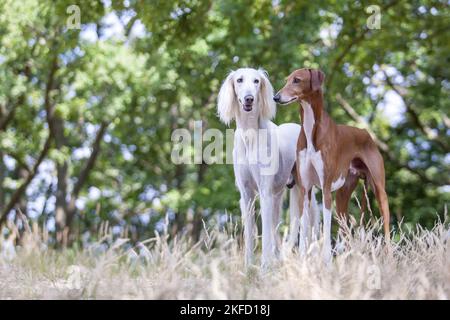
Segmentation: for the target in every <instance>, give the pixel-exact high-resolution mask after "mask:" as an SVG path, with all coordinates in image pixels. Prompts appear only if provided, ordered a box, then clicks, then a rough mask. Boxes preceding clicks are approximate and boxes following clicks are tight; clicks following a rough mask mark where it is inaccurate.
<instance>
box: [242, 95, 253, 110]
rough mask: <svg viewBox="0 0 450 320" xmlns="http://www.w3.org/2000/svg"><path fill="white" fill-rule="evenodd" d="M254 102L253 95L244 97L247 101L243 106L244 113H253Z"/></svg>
mask: <svg viewBox="0 0 450 320" xmlns="http://www.w3.org/2000/svg"><path fill="white" fill-rule="evenodd" d="M254 100H255V99H254V98H253V96H252V95H247V96H245V97H244V101H245V102H244V104H243V107H244V111H247V112H250V111H252V108H253V101H254Z"/></svg>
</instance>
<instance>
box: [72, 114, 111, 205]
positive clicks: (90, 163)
mask: <svg viewBox="0 0 450 320" xmlns="http://www.w3.org/2000/svg"><path fill="white" fill-rule="evenodd" d="M108 125H109V123H108V122H106V121H104V122H102V124H101V125H100V128H99V129H98V131H97V135H96V137H95V140H94V142H93V144H92V152H91V155H90V156H89V159H88V160H87V162H86V165H85V166H84V168H83V170H81V172H80V175H79V176H78V180H77V183H76V184H75V186H74V188H73V192H72V197H75V198H77V197H78V195H79V193H80V191H81V189H82V188H83V185H84V184H85V182H86V180H87V178H88V176H89V173H90V172H91V170H92V169H93V168H94V164H95V161H96V160H97V156H98V154H99V152H100V143H101V141H102V139H103V136H104V135H105V133H106V129H107V128H108Z"/></svg>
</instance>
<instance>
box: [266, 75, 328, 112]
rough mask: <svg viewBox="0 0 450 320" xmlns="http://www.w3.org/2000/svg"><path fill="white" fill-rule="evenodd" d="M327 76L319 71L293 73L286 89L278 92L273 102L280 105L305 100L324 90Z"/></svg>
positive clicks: (288, 79) (285, 86)
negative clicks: (323, 85)
mask: <svg viewBox="0 0 450 320" xmlns="http://www.w3.org/2000/svg"><path fill="white" fill-rule="evenodd" d="M324 78H325V75H324V74H323V72H322V71H320V70H317V69H298V70H295V71H294V72H292V73H291V74H290V75H289V76H288V78H287V81H286V84H285V85H284V87H283V88H282V89H281V90H280V91H278V93H277V94H276V95H275V96H274V97H273V100H274V101H275V102H277V103H279V104H289V103H291V102H294V101H297V100H304V99H306V98H307V97H309V96H310V95H311V94H313V93H315V92H317V91H319V90H321V89H322V83H323V80H324Z"/></svg>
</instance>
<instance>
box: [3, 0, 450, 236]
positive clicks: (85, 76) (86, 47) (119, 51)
mask: <svg viewBox="0 0 450 320" xmlns="http://www.w3.org/2000/svg"><path fill="white" fill-rule="evenodd" d="M370 4H371V3H366V2H365V1H348V2H347V1H344V2H343V1H317V2H310V1H271V0H254V1H251V0H239V1H228V0H219V1H194V0H178V1H132V0H130V1H124V2H122V1H112V2H111V5H108V4H107V1H105V2H100V1H93V0H92V1H82V2H81V4H79V6H80V12H81V24H82V25H81V30H77V29H67V26H66V22H67V19H68V17H69V13H67V8H68V7H69V6H70V5H72V3H71V1H65V0H64V1H58V2H57V4H56V3H55V2H53V1H34V0H26V1H20V3H19V2H17V1H9V0H6V1H2V2H1V3H0V107H1V110H0V120H1V121H3V120H5V119H6V118H7V115H8V114H9V111H13V117H12V118H11V120H10V121H9V122H8V125H7V126H5V128H4V129H0V153H1V155H2V157H3V161H2V163H1V164H0V170H1V171H2V172H1V174H0V179H1V180H0V204H1V205H0V209H2V208H3V207H4V204H5V203H7V202H8V201H9V200H10V199H11V196H12V194H13V192H14V188H13V187H11V186H12V185H14V184H12V183H9V182H11V181H17V182H20V181H22V180H20V179H22V178H23V177H21V176H20V175H19V173H18V171H20V170H19V169H20V168H21V167H23V168H26V167H28V169H30V167H31V166H32V165H33V164H34V163H35V161H36V160H37V159H38V157H39V154H40V151H41V149H42V146H43V145H44V142H45V139H46V138H47V136H48V134H50V132H49V127H48V123H47V122H48V118H47V113H48V112H47V110H46V103H47V104H48V105H54V115H55V117H57V118H58V119H59V120H61V121H62V123H63V131H62V132H63V133H62V136H63V138H64V139H63V140H64V141H62V142H61V143H62V146H61V145H59V144H58V143H56V140H57V137H54V139H55V141H54V142H53V143H52V147H51V150H50V152H49V153H48V155H46V157H45V161H46V163H49V164H54V165H55V164H59V165H60V166H62V165H63V164H64V163H66V164H67V166H68V168H69V170H68V184H69V187H68V190H69V191H70V190H71V188H73V186H74V185H76V184H77V181H78V180H79V179H80V176H81V175H82V173H83V170H84V168H85V167H86V164H87V163H88V159H89V155H90V152H91V151H92V150H93V145H94V140H95V136H96V132H98V130H99V128H101V126H102V124H106V125H107V129H106V133H105V135H104V136H103V137H102V139H101V149H100V152H99V154H98V157H97V158H96V159H95V163H94V166H93V167H92V168H91V170H89V172H88V178H87V180H86V182H85V183H84V184H83V186H82V188H81V191H80V193H79V194H78V195H72V197H73V198H74V199H75V198H76V200H77V201H78V203H81V202H82V203H84V205H79V210H77V213H76V217H75V222H76V226H77V230H78V231H79V233H83V232H85V231H89V230H91V231H92V230H95V228H96V227H97V226H98V224H99V223H100V222H101V220H109V221H110V223H111V225H113V226H121V227H125V226H128V229H129V230H130V232H132V233H133V234H135V235H136V237H140V236H148V235H149V234H152V233H153V230H154V229H155V228H156V225H157V224H158V223H160V222H162V221H164V219H165V217H166V215H168V216H169V219H172V220H173V223H174V224H176V223H178V224H179V226H178V231H179V230H180V229H181V228H182V227H183V226H187V224H188V223H194V224H195V223H199V221H200V222H201V219H197V220H195V218H194V220H193V221H192V219H191V218H192V217H189V214H187V212H190V211H193V212H194V215H195V216H199V215H200V216H201V218H202V219H206V220H208V219H210V218H213V217H214V216H215V215H216V214H223V213H225V211H226V212H228V213H232V214H234V215H236V216H238V215H239V210H238V193H237V191H236V188H235V186H234V176H233V170H232V166H231V165H218V164H216V165H204V164H203V165H179V166H175V165H174V164H172V162H171V159H170V154H171V150H172V142H171V140H170V137H171V133H172V131H173V130H174V129H176V128H187V129H188V130H190V131H193V128H194V125H193V121H195V120H202V121H203V124H204V129H206V128H220V129H221V130H223V131H225V127H224V126H223V125H222V124H221V123H219V121H218V118H217V116H216V105H215V101H216V97H217V92H218V89H219V86H220V84H221V81H222V80H223V79H224V78H225V76H226V74H227V73H228V72H229V70H231V69H236V68H239V67H241V66H253V67H263V68H265V69H266V70H267V71H268V72H269V74H270V79H271V81H272V83H273V85H274V88H275V89H278V88H280V87H281V86H282V85H283V82H284V79H285V77H286V76H287V75H288V74H289V73H290V72H291V71H292V70H293V69H296V68H299V67H303V66H306V67H320V68H321V69H322V70H323V71H324V72H325V74H326V90H325V94H326V102H327V109H328V111H329V112H330V114H331V115H332V117H333V118H335V119H336V121H338V122H340V123H348V124H352V125H357V126H360V125H362V124H361V123H358V121H356V119H353V118H352V117H350V116H349V114H348V113H347V112H346V111H345V109H344V108H343V107H342V105H341V103H340V101H339V99H337V98H336V97H337V94H340V95H341V96H342V97H343V99H344V100H345V101H346V102H347V103H348V104H349V105H350V106H351V107H352V108H353V109H354V110H355V111H356V113H358V114H359V115H360V116H361V117H363V119H365V121H367V124H368V126H369V127H370V128H371V130H372V131H373V132H374V133H375V134H376V135H377V137H378V138H379V139H380V140H381V141H383V142H384V143H385V144H386V145H387V147H388V150H384V151H383V152H384V153H383V155H384V158H385V165H386V171H387V175H386V178H387V181H386V184H387V190H388V194H389V197H390V207H391V212H392V215H393V216H394V217H397V218H398V219H401V218H403V219H404V220H405V221H406V222H410V223H421V224H424V225H426V226H428V227H430V226H432V225H433V221H434V218H435V213H436V212H438V213H439V214H442V212H443V211H444V206H445V204H446V203H448V201H449V200H450V196H449V192H448V188H449V176H450V175H449V173H450V172H449V161H450V160H449V155H448V154H449V145H450V139H449V132H450V131H449V130H450V128H449V126H450V120H449V118H448V115H449V113H450V112H449V111H450V108H449V106H450V102H449V101H450V100H449V87H450V84H449V57H450V45H449V42H448V36H447V33H446V31H447V30H448V29H449V27H450V19H449V18H450V13H449V10H448V7H447V6H448V5H447V3H446V1H437V0H428V1H420V2H419V1H412V2H411V1H410V2H407V1H396V0H390V1H387V0H386V1H379V6H380V8H381V29H379V30H377V29H373V30H371V29H369V28H368V27H367V25H366V21H367V19H368V17H369V14H368V13H367V12H366V11H365V10H366V8H367V6H369V5H370ZM111 17H118V22H116V23H115V27H117V26H119V25H121V26H122V32H119V33H116V34H113V35H111V26H110V25H109V24H110V23H111ZM139 26H141V27H142V28H141V29H142V30H143V32H141V33H139V34H136V30H138V29H139V28H138V27H139ZM87 34H88V35H91V38H92V36H93V37H94V39H93V40H92V39H90V38H89V37H87V36H86V35H87ZM55 66H56V68H55V69H56V70H55V75H54V80H53V82H52V83H49V79H50V78H51V70H53V67H55ZM387 93H388V95H394V96H396V98H397V100H398V101H400V102H399V103H397V104H393V103H391V102H389V100H386V96H387V95H386V94H387ZM383 103H384V107H383ZM399 105H403V107H402V108H403V109H404V111H399V112H397V114H399V115H400V120H398V121H395V122H392V121H391V120H392V119H391V118H390V116H389V114H392V112H388V113H386V112H384V111H383V110H384V109H389V108H399ZM387 111H390V110H387ZM298 121H299V119H298V112H297V108H296V107H280V108H279V109H278V112H277V117H276V119H275V122H276V123H283V122H298ZM0 123H1V122H0ZM58 145H59V147H58ZM80 150H85V151H86V150H87V152H80ZM80 153H81V154H82V155H81V156H80ZM7 163H13V165H12V166H11V165H8V166H7V165H6V164H7ZM60 169H61V168H60ZM46 174H47V176H44V175H43V174H40V175H37V176H36V177H35V182H33V184H32V185H31V186H30V187H29V188H28V191H27V193H26V194H24V195H23V196H22V199H23V200H25V202H26V203H28V205H25V206H23V209H24V210H26V211H27V212H28V214H29V215H30V216H32V217H34V218H36V219H39V220H40V221H41V222H42V223H44V222H47V221H51V220H52V219H54V218H55V212H54V208H53V207H54V206H53V205H52V203H54V201H55V195H56V189H57V186H58V183H61V181H59V176H58V174H57V169H55V168H53V169H51V170H50V172H47V173H46ZM8 181H9V182H8ZM7 182H8V183H7ZM95 190H99V191H100V192H99V194H97V195H96V196H93V192H94V191H95ZM39 198H43V199H45V202H48V203H49V205H48V206H47V207H46V209H45V210H43V212H41V211H40V210H37V209H33V208H34V205H33V203H35V202H36V201H37V200H36V199H39ZM39 201H41V200H39ZM41 204H42V201H41ZM355 208H356V207H355V205H353V208H352V210H355ZM35 211H36V212H35ZM375 211H376V210H375ZM142 215H148V216H149V222H148V224H147V223H143V222H142V221H141V220H140V219H139V217H140V216H142ZM172 220H171V221H172ZM195 221H197V222H195ZM211 221H214V223H215V220H214V219H211Z"/></svg>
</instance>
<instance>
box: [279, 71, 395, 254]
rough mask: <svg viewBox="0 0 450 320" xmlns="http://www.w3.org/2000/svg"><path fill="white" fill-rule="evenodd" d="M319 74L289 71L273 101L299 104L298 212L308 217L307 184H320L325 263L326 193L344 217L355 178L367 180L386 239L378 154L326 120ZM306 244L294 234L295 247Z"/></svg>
mask: <svg viewBox="0 0 450 320" xmlns="http://www.w3.org/2000/svg"><path fill="white" fill-rule="evenodd" d="M324 77H325V76H324V74H323V72H322V71H320V70H315V69H299V70H295V71H294V72H292V73H291V74H290V75H289V77H288V78H287V82H286V85H285V86H284V87H283V88H282V89H281V90H280V91H279V92H278V93H277V94H276V95H275V96H274V100H275V101H276V102H277V103H280V104H289V103H291V102H294V101H298V102H299V104H300V115H301V119H302V123H303V126H302V129H301V132H300V136H299V138H298V143H297V181H300V184H301V197H300V199H301V201H302V202H303V203H302V208H303V210H302V214H303V215H306V217H305V219H306V220H308V215H309V214H308V210H309V202H310V199H311V188H312V187H313V186H314V185H316V186H318V187H320V188H321V189H322V194H323V233H324V250H323V254H324V259H325V261H329V260H330V259H331V204H332V195H331V192H333V191H336V209H337V212H338V214H340V215H345V214H346V213H347V209H348V202H349V200H350V197H351V194H352V192H353V190H354V189H355V188H356V186H357V183H358V179H359V178H363V179H367V182H368V183H369V185H370V186H371V188H372V190H374V192H375V196H376V199H377V202H378V204H379V207H380V210H381V214H382V216H383V223H384V232H385V239H386V243H389V241H390V233H389V232H390V231H389V218H390V214H389V205H388V198H387V195H386V191H385V171H384V162H383V157H382V156H381V154H380V152H379V150H378V148H377V146H376V144H375V142H374V141H373V139H372V138H371V137H370V135H369V133H368V132H367V131H366V130H363V129H358V128H355V127H350V126H345V125H338V124H336V123H335V122H334V121H333V120H332V119H331V118H330V116H329V115H328V113H327V112H326V111H325V109H324V106H323V93H322V82H323V80H324ZM302 218H303V217H302ZM305 227H306V224H305ZM303 228H304V226H302V232H301V233H300V234H302V233H303ZM306 246H307V243H306V239H302V236H300V248H301V249H302V250H305V248H306Z"/></svg>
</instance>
